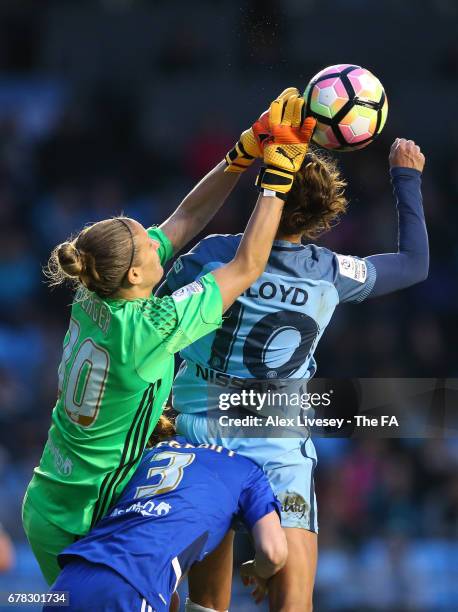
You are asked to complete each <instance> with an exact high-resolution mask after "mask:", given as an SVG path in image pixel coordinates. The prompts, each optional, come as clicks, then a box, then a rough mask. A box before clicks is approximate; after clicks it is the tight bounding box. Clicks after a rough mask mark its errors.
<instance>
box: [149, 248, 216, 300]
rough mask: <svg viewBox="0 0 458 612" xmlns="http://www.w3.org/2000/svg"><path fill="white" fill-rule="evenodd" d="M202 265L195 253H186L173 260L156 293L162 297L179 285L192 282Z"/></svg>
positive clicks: (200, 270)
mask: <svg viewBox="0 0 458 612" xmlns="http://www.w3.org/2000/svg"><path fill="white" fill-rule="evenodd" d="M203 268H204V266H203V264H202V262H201V261H200V260H199V258H198V256H197V255H196V253H193V252H191V253H186V255H182V256H181V257H178V259H176V260H175V262H174V264H173V266H172V267H171V268H170V270H169V272H168V273H167V276H166V277H165V280H164V282H163V283H162V284H161V286H160V287H159V289H158V290H157V291H156V295H157V296H159V297H162V296H164V295H170V294H171V293H173V292H174V291H176V290H177V289H179V288H180V287H184V285H188V284H189V283H192V281H194V280H196V279H197V278H199V276H200V275H201V274H202V270H203Z"/></svg>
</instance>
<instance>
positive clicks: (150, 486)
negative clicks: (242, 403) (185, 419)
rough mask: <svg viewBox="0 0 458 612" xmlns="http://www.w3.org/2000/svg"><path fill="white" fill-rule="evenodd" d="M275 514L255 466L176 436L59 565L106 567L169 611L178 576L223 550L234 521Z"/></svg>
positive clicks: (147, 459) (147, 457) (146, 459)
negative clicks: (77, 562) (76, 560)
mask: <svg viewBox="0 0 458 612" xmlns="http://www.w3.org/2000/svg"><path fill="white" fill-rule="evenodd" d="M274 510H275V511H277V512H278V513H279V514H280V504H279V502H278V501H277V499H276V498H275V496H274V494H273V492H272V489H271V487H270V484H269V481H268V480H267V477H266V476H265V475H264V473H263V472H262V470H261V469H260V468H259V467H258V466H257V465H256V464H255V463H253V462H252V461H250V460H249V459H246V458H245V457H241V456H238V455H236V454H235V453H234V452H233V451H229V450H226V449H224V448H222V447H221V446H216V445H213V446H210V445H203V446H201V447H196V446H193V445H191V444H188V443H187V442H186V440H185V439H184V438H181V437H179V436H178V437H177V438H175V439H173V440H170V441H167V442H161V443H160V444H158V445H156V446H155V447H154V448H153V449H151V450H147V451H145V453H144V455H143V458H142V461H141V463H140V464H139V466H138V468H137V470H136V471H135V474H134V476H133V477H132V479H131V480H130V481H129V484H128V485H127V487H126V488H125V490H124V492H123V494H122V496H121V497H120V498H119V500H118V502H117V503H116V505H115V506H114V507H113V508H112V509H111V510H110V511H109V512H108V514H107V515H106V516H105V517H104V518H103V519H102V521H100V523H98V524H97V525H96V526H95V527H94V528H93V529H92V530H91V531H90V533H89V534H88V535H87V536H85V537H84V538H83V539H81V540H79V541H78V542H76V543H74V544H72V545H71V546H69V547H67V548H66V549H65V550H64V551H63V552H62V553H61V554H60V555H59V563H60V564H61V566H65V565H66V564H67V563H69V562H70V561H71V559H72V557H74V556H75V555H76V556H78V557H81V558H83V559H86V560H87V561H91V562H93V563H101V564H104V565H107V566H108V567H111V568H112V569H114V570H115V571H116V572H118V574H120V575H121V576H123V577H124V578H125V579H126V580H127V581H128V582H129V583H130V584H131V585H132V586H133V587H134V588H135V589H136V590H137V591H138V592H139V593H140V594H141V595H142V596H143V597H144V598H145V599H146V600H147V601H148V602H149V603H150V605H152V606H154V607H156V608H158V609H163V607H164V606H167V605H168V604H169V603H170V596H171V594H172V593H173V591H174V590H175V588H176V586H177V582H178V580H179V577H180V576H181V575H182V574H184V573H185V572H187V571H188V570H189V568H190V566H191V565H192V563H194V562H195V561H199V560H201V559H203V558H204V557H205V555H207V554H208V553H209V552H211V551H212V550H214V549H215V548H216V547H217V546H218V544H219V543H220V541H221V540H222V539H223V537H224V535H225V534H226V533H227V531H228V529H229V528H230V526H231V523H232V521H233V519H234V518H235V517H236V516H238V517H240V518H241V519H242V520H243V521H244V522H245V524H246V526H247V527H248V529H252V527H253V526H254V525H255V523H256V522H257V521H258V520H260V519H261V518H262V517H263V516H265V515H266V514H269V513H270V512H272V511H274ZM167 609H168V608H167Z"/></svg>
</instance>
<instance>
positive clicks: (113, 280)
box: [44, 216, 136, 297]
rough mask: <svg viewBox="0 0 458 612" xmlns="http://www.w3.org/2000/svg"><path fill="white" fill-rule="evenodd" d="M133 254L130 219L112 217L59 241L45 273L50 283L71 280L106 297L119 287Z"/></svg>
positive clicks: (130, 265) (133, 260)
mask: <svg viewBox="0 0 458 612" xmlns="http://www.w3.org/2000/svg"><path fill="white" fill-rule="evenodd" d="M135 257H136V248H135V235H134V230H133V228H132V219H129V218H128V217H122V216H120V217H114V218H113V219H106V220H104V221H98V222H97V223H94V224H92V225H89V226H87V227H85V228H84V229H83V230H82V231H81V232H80V233H79V234H78V235H77V236H76V238H70V239H68V240H67V241H65V242H63V243H62V244H58V245H57V246H56V247H55V248H54V250H53V251H52V253H51V256H50V258H49V261H48V265H47V266H46V268H45V269H44V273H45V276H46V277H47V278H48V281H49V284H50V285H51V286H53V285H60V284H62V283H64V282H65V281H70V283H72V284H73V285H76V286H78V285H80V284H81V285H83V286H84V287H86V289H89V291H94V292H95V293H97V294H98V295H99V296H100V297H109V296H110V295H113V294H114V293H115V292H116V291H117V290H118V289H120V288H121V286H122V284H123V282H124V279H125V277H126V275H127V272H128V271H129V269H130V268H131V267H132V265H133V264H134V263H135Z"/></svg>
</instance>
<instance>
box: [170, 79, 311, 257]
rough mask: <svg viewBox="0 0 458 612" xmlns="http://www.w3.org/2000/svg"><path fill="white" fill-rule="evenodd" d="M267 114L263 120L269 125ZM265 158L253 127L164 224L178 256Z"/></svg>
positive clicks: (286, 92)
mask: <svg viewBox="0 0 458 612" xmlns="http://www.w3.org/2000/svg"><path fill="white" fill-rule="evenodd" d="M298 94H299V92H298V90H297V89H296V88H294V87H289V88H288V89H285V90H284V91H283V92H282V93H281V94H280V95H279V96H278V99H279V100H285V101H286V100H288V98H290V97H291V96H292V95H296V96H297V95H298ZM266 114H268V111H267V113H263V115H262V116H261V117H260V118H259V120H261V119H262V118H264V121H265V123H266V125H267V123H268V122H267V118H266ZM258 157H262V151H261V149H260V145H259V143H258V140H257V138H256V135H255V134H254V132H253V129H252V128H251V127H250V128H249V129H248V130H245V131H244V132H242V134H241V136H240V139H239V140H238V141H237V143H236V144H235V145H234V147H233V148H232V149H231V150H230V151H229V153H228V154H227V155H226V157H225V159H224V160H223V161H221V162H220V163H219V164H218V165H217V166H215V168H213V170H211V171H210V172H209V173H208V174H207V175H206V176H205V177H204V178H203V179H202V180H201V181H199V183H197V185H196V186H195V187H194V188H193V189H192V190H191V191H190V192H189V193H188V195H187V196H186V197H185V198H184V200H183V201H182V202H181V204H180V205H179V206H178V208H177V209H176V211H175V212H174V213H173V214H172V215H171V216H170V217H169V218H168V219H167V220H166V221H164V223H162V225H161V226H160V227H161V230H162V231H163V232H164V233H165V234H166V235H167V237H168V238H169V240H170V242H171V243H172V246H173V250H174V252H175V253H176V252H178V251H180V250H181V249H182V248H183V247H184V246H185V245H186V244H187V243H188V242H189V241H190V240H192V239H193V238H194V237H195V236H197V234H198V233H199V232H201V231H202V230H203V229H204V227H205V226H206V225H207V224H208V223H209V221H210V220H211V219H212V218H213V217H214V215H215V214H216V213H217V212H218V210H219V209H220V208H221V206H222V205H223V204H224V203H225V201H226V200H227V198H228V197H229V195H230V193H231V192H232V190H233V189H234V187H235V186H236V184H237V182H238V180H239V178H240V175H241V174H242V172H244V171H245V170H246V169H247V168H249V167H250V166H251V164H252V163H253V162H254V160H255V159H256V158H258Z"/></svg>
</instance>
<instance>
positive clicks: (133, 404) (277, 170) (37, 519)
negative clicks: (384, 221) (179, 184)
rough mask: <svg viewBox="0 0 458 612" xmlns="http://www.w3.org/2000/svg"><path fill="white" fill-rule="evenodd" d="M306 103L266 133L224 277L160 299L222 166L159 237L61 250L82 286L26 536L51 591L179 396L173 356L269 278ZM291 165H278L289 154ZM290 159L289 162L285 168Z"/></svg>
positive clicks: (139, 231) (125, 235) (127, 231)
mask: <svg viewBox="0 0 458 612" xmlns="http://www.w3.org/2000/svg"><path fill="white" fill-rule="evenodd" d="M300 109H301V105H300V100H299V99H298V97H297V95H296V96H294V95H293V96H290V97H289V98H288V99H286V98H284V97H283V98H279V99H277V100H275V101H274V102H273V103H272V105H271V109H270V113H269V121H268V122H267V123H268V126H267V130H266V129H265V125H264V124H263V125H261V124H260V123H259V122H257V124H255V125H254V126H253V131H252V135H253V138H254V135H255V134H257V133H259V132H262V143H261V141H260V140H259V142H258V144H259V146H261V148H262V151H263V157H264V162H265V163H266V166H267V167H268V169H269V171H268V172H267V171H266V173H265V175H264V178H263V181H262V189H263V191H262V193H261V194H260V196H259V198H258V201H257V204H256V208H255V210H254V212H253V214H252V216H251V219H250V221H249V223H248V225H247V228H246V230H245V234H244V236H243V239H242V241H241V243H240V246H239V248H238V250H237V253H236V254H235V256H234V257H233V258H232V259H231V261H229V262H228V263H227V264H226V265H223V266H221V267H219V268H218V269H215V270H213V271H212V272H210V273H208V274H206V275H204V276H203V277H202V278H201V279H199V281H196V282H192V283H190V284H189V285H187V286H185V287H182V288H181V289H179V290H178V291H176V292H175V293H174V294H173V295H171V296H167V297H165V298H155V297H153V296H152V294H151V293H152V290H153V288H154V287H155V285H157V283H158V282H159V281H160V279H161V277H162V275H163V268H162V266H163V264H164V263H165V262H166V261H168V260H169V259H170V258H171V256H172V254H173V252H176V251H178V250H180V249H181V248H182V247H183V246H184V245H185V244H186V243H187V242H188V241H189V240H191V239H192V238H193V237H194V236H195V235H196V234H197V233H198V232H199V231H201V230H202V228H203V227H204V226H205V225H206V224H207V222H208V221H209V220H210V219H211V218H212V217H213V215H214V214H215V212H216V211H217V210H218V208H219V207H220V206H221V204H222V203H223V202H224V200H225V199H226V197H227V196H228V194H229V192H230V191H231V189H232V187H233V186H234V185H235V183H236V181H237V178H238V173H225V172H224V168H225V167H226V164H225V163H224V162H221V163H220V164H219V165H218V166H217V167H216V168H215V169H214V170H213V171H212V172H210V174H209V175H207V176H206V177H205V178H204V179H203V181H201V183H199V184H198V185H197V187H196V188H195V189H194V190H193V191H191V193H190V194H189V195H188V196H187V197H186V198H185V199H184V201H183V202H182V203H181V205H180V206H179V207H178V208H177V210H176V211H175V212H174V213H173V214H172V216H171V217H170V218H169V219H167V220H166V221H165V222H164V223H163V224H162V225H161V226H160V227H155V228H150V229H145V228H144V227H143V226H142V225H141V224H140V223H138V222H137V221H134V220H133V219H129V218H126V217H118V218H114V219H107V220H104V221H100V222H98V223H95V224H93V225H90V226H88V227H86V228H85V229H84V230H83V231H81V232H80V233H79V234H78V235H77V236H76V238H74V239H73V240H69V241H67V242H64V243H63V244H60V245H58V246H57V247H56V248H55V249H54V251H53V253H52V255H51V259H50V263H49V266H48V275H49V277H50V279H51V282H52V283H53V284H60V283H61V282H63V281H64V280H66V279H70V280H72V281H74V282H75V284H76V285H77V286H78V291H77V293H76V297H75V300H74V302H73V305H72V311H71V318H70V325H69V329H68V331H67V334H66V336H65V339H64V343H63V356H62V362H61V364H60V367H59V387H58V395H57V402H56V405H55V407H54V410H53V413H52V420H51V427H50V430H49V436H48V441H47V443H46V446H45V448H44V451H43V455H42V458H41V461H40V464H39V466H38V467H37V468H36V469H35V472H34V476H33V478H32V480H31V482H30V484H29V486H28V489H27V492H26V495H25V498H24V503H23V525H24V529H25V532H26V534H27V537H28V539H29V543H30V545H31V547H32V550H33V552H34V554H35V556H36V558H37V560H38V563H39V565H40V567H41V570H42V572H43V574H44V576H45V578H46V580H47V581H48V582H49V583H52V582H53V581H54V580H55V579H56V577H57V574H58V573H59V568H58V564H57V560H56V558H57V555H58V554H59V552H61V550H63V549H64V548H65V547H66V546H68V545H69V544H71V543H73V542H74V541H75V540H76V539H78V538H79V537H80V536H82V535H84V534H86V533H87V532H88V531H89V529H90V528H91V526H93V525H94V524H95V523H96V522H97V521H98V520H99V519H100V518H101V517H102V516H103V515H104V514H105V513H106V511H107V509H108V508H109V507H110V506H111V505H112V504H113V503H114V502H115V501H116V499H117V498H118V496H119V494H120V493H121V492H122V490H123V489H124V487H125V485H126V483H127V482H128V481H129V479H130V477H131V476H132V474H133V472H134V471H135V468H136V467H137V465H138V463H139V461H140V458H141V456H142V453H143V450H144V448H145V445H146V441H147V440H148V438H149V437H150V435H151V432H152V431H153V429H154V426H155V424H156V423H157V421H158V419H159V417H160V415H161V412H162V410H163V406H164V403H165V401H166V400H167V398H168V396H169V393H170V389H171V386H172V377H173V369H174V357H173V356H174V353H176V352H177V351H179V350H180V349H182V348H184V347H186V346H188V345H189V344H190V343H192V342H194V341H195V340H198V339H199V338H200V337H202V336H203V335H205V334H208V333H209V332H212V331H214V330H215V329H217V328H218V327H219V326H220V325H221V319H222V314H223V312H224V311H225V310H226V309H227V308H228V307H229V306H230V305H231V304H232V303H233V302H234V300H235V299H236V298H237V297H238V296H239V295H240V294H241V293H242V292H243V291H245V290H246V289H247V288H248V287H249V286H250V285H251V284H252V283H253V282H254V281H255V279H256V278H257V277H258V276H259V275H260V274H261V273H262V271H263V270H264V267H265V265H266V262H267V258H268V256H269V253H270V249H271V246H272V242H273V239H274V236H275V233H276V231H277V228H278V224H279V221H280V217H281V213H282V209H283V204H284V197H285V194H286V193H287V192H288V190H289V189H290V188H291V185H292V182H293V178H294V174H295V172H296V171H298V170H299V168H300V166H301V163H302V161H303V159H304V157H305V154H306V152H307V147H308V143H309V140H310V138H311V135H312V132H313V128H314V125H315V121H314V120H313V119H310V118H309V119H305V120H304V121H303V123H301V116H300ZM280 149H281V151H282V152H283V153H279V151H280ZM284 153H286V155H287V156H289V157H290V158H291V159H294V161H293V162H292V163H291V162H290V161H289V158H285V157H284Z"/></svg>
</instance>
